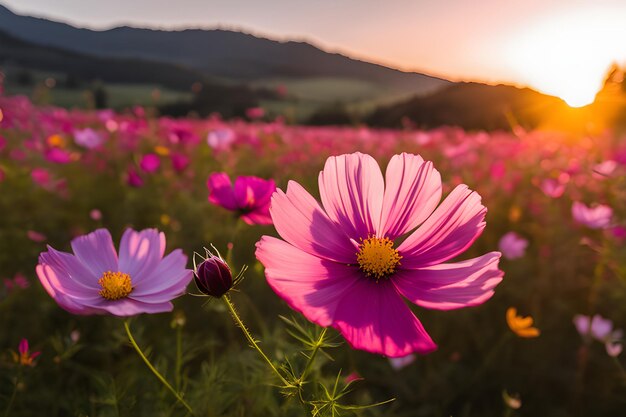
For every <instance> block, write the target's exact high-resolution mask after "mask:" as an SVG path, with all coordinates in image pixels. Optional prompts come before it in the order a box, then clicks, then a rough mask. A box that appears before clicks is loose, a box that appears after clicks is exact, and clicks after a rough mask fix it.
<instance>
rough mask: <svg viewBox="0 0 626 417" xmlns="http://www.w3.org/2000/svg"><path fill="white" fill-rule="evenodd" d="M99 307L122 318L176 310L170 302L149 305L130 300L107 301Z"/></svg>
mask: <svg viewBox="0 0 626 417" xmlns="http://www.w3.org/2000/svg"><path fill="white" fill-rule="evenodd" d="M99 307H100V308H101V309H102V311H104V312H107V313H110V314H113V315H114V316H120V317H128V316H135V315H137V314H142V313H148V314H154V313H166V312H169V311H172V310H173V309H174V305H173V304H172V303H170V302H164V303H158V304H148V303H143V302H141V301H137V300H132V299H130V298H122V299H121V300H116V301H108V300H105V301H104V302H103V303H102V304H101V305H100V306H99Z"/></svg>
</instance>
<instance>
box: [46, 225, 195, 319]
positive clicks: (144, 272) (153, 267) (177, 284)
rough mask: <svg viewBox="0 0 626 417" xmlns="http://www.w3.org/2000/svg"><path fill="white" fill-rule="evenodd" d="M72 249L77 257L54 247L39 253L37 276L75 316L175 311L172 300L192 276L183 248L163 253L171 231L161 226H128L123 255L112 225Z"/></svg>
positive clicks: (75, 242) (79, 240)
mask: <svg viewBox="0 0 626 417" xmlns="http://www.w3.org/2000/svg"><path fill="white" fill-rule="evenodd" d="M72 250H73V251H74V254H73V255H72V254H69V253H65V252H59V251H56V250H55V249H53V248H52V247H50V246H48V251H47V252H43V253H42V254H41V255H40V256H39V265H37V276H38V277H39V280H40V281H41V283H42V285H43V286H44V288H45V289H46V291H47V292H48V294H50V296H51V297H52V298H54V300H55V301H56V302H57V303H58V304H59V306H61V307H62V308H63V309H65V310H67V311H69V312H71V313H74V314H113V315H116V316H133V315H136V314H140V313H162V312H166V311H172V308H173V305H172V303H171V300H172V299H173V298H176V297H178V296H179V295H181V294H183V293H184V291H185V288H186V287H187V284H189V281H191V278H192V271H191V270H189V269H185V266H186V263H187V257H186V256H185V255H184V254H183V253H182V252H181V250H180V249H176V250H174V251H173V252H171V253H170V254H169V255H167V256H166V257H163V255H164V253H165V235H164V234H163V233H159V231H158V230H156V229H146V230H142V231H141V232H136V231H134V230H132V229H127V230H126V232H124V235H123V236H122V241H121V243H120V251H119V257H118V254H117V252H116V251H115V247H114V246H113V240H112V239H111V234H110V233H109V231H108V230H106V229H98V230H96V231H95V232H92V233H89V234H87V235H84V236H80V237H77V238H76V239H74V240H72Z"/></svg>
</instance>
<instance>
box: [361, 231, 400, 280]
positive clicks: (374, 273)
mask: <svg viewBox="0 0 626 417" xmlns="http://www.w3.org/2000/svg"><path fill="white" fill-rule="evenodd" d="M356 259H357V261H358V262H359V268H360V269H361V271H363V272H365V275H367V276H368V277H373V278H375V279H376V282H378V281H379V280H380V279H381V278H386V277H388V276H389V275H391V274H393V273H394V272H395V271H396V267H397V266H398V265H400V259H402V256H401V255H400V253H398V251H397V250H396V249H394V247H393V242H392V241H391V240H389V238H386V237H384V238H380V237H374V236H372V237H369V238H367V239H365V240H364V241H363V242H362V243H361V244H360V245H359V251H358V252H357V257H356Z"/></svg>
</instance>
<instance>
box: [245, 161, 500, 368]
mask: <svg viewBox="0 0 626 417" xmlns="http://www.w3.org/2000/svg"><path fill="white" fill-rule="evenodd" d="M385 183H386V185H385ZM319 190H320V195H321V199H322V206H320V205H319V204H318V202H317V201H316V200H315V199H314V198H313V197H312V196H311V195H310V194H309V193H308V192H307V191H305V190H304V188H302V187H301V186H300V185H299V184H298V183H296V182H293V181H291V182H289V185H288V187H287V192H286V193H284V192H282V191H280V190H278V191H277V192H276V193H275V194H274V195H273V197H272V206H271V209H270V212H271V215H272V220H273V221H274V225H275V227H276V230H277V231H278V233H279V234H280V235H281V237H282V238H283V239H285V240H284V241H283V240H280V239H276V238H273V237H268V236H263V237H262V238H261V240H260V241H259V242H258V243H257V251H256V255H257V258H258V259H259V260H260V261H261V263H262V264H263V265H264V266H265V275H266V277H267V281H268V283H269V285H270V286H271V287H272V288H273V289H274V291H275V292H276V293H277V294H278V295H280V296H281V297H282V298H283V299H285V300H286V301H287V303H288V304H289V305H290V306H291V307H292V308H294V309H296V310H298V311H300V312H302V313H303V314H304V315H305V316H306V317H307V318H308V319H309V320H311V321H313V322H315V323H317V324H319V325H320V326H333V327H335V328H336V329H337V330H339V331H340V332H341V334H342V335H343V336H344V337H345V338H346V339H347V340H348V342H349V343H350V345H352V346H353V347H354V348H356V349H363V350H367V351H369V352H373V353H379V354H383V355H387V356H389V357H402V356H406V355H408V354H410V353H412V352H418V353H428V352H431V351H433V350H435V349H436V347H437V346H436V345H435V343H434V342H433V340H432V339H431V338H430V336H429V335H428V333H426V331H425V330H424V327H423V326H422V324H421V323H420V321H419V320H418V319H417V318H416V317H415V315H414V314H413V313H412V312H411V310H410V309H409V307H408V306H407V305H406V304H405V302H404V300H403V298H406V299H408V300H409V301H411V302H413V303H415V304H418V305H420V306H422V307H426V308H432V309H439V310H451V309H456V308H461V307H467V306H474V305H478V304H482V303H483V302H485V301H486V300H487V299H488V298H490V297H491V296H492V295H493V289H494V287H495V286H496V285H497V284H498V283H499V282H500V281H501V280H502V275H503V273H502V271H500V270H499V269H498V262H499V259H500V253H499V252H491V253H488V254H486V255H483V256H480V257H478V258H474V259H469V260H466V261H461V262H457V263H444V262H446V261H448V260H449V259H451V258H454V257H455V256H457V255H458V254H460V253H462V252H464V251H465V250H466V249H467V248H468V247H469V246H470V245H471V244H472V242H474V240H475V239H476V238H477V237H478V236H479V235H480V234H481V232H482V230H483V229H484V227H485V222H484V217H485V213H486V211H487V209H486V208H485V207H484V206H483V205H482V204H481V202H480V196H479V195H478V194H476V193H475V192H473V191H471V190H469V189H468V188H467V186H465V185H459V186H458V187H456V188H455V189H454V191H452V192H451V193H450V195H449V196H448V197H447V198H446V199H445V200H444V201H443V203H441V205H439V207H437V205H438V204H439V202H440V200H441V194H442V190H441V177H440V175H439V173H438V172H437V171H436V170H435V169H434V168H433V164H432V163H431V162H425V161H424V160H423V159H422V158H421V157H420V156H417V155H409V154H406V153H403V154H401V155H396V156H394V157H393V158H392V159H391V161H390V162H389V166H388V167H387V172H386V178H385V179H384V180H383V175H382V173H381V171H380V168H379V167H378V164H377V163H376V161H375V160H374V159H373V158H372V157H370V156H369V155H363V154H360V153H355V154H351V155H341V156H337V157H331V158H329V159H328V160H327V161H326V165H325V167H324V170H323V171H322V172H321V173H320V175H319ZM322 207H323V208H322ZM418 226H419V227H418Z"/></svg>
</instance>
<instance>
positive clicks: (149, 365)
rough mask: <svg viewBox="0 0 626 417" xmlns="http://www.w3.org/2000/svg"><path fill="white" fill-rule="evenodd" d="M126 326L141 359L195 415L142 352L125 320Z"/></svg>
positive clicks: (190, 412)
mask: <svg viewBox="0 0 626 417" xmlns="http://www.w3.org/2000/svg"><path fill="white" fill-rule="evenodd" d="M124 328H125V329H126V334H127V335H128V339H129V340H130V343H131V344H132V345H133V347H134V348H135V350H136V351H137V354H139V356H140V357H141V359H143V361H144V363H145V364H146V365H147V366H148V368H149V369H150V370H151V371H152V373H153V374H154V376H156V377H157V379H158V380H159V381H161V383H162V384H163V385H165V387H166V388H167V389H168V390H170V391H171V392H172V394H174V396H175V397H176V399H177V400H178V401H179V402H180V403H181V404H182V405H183V406H185V408H186V409H187V411H189V414H191V415H193V410H192V409H191V407H190V406H189V404H187V403H186V402H185V400H183V398H182V397H181V396H180V394H179V393H178V392H177V391H176V390H175V389H174V388H172V386H171V385H170V384H169V383H168V382H167V381H166V380H165V378H163V375H161V374H160V373H159V371H157V370H156V368H155V367H154V366H152V364H151V363H150V361H149V360H148V358H147V357H146V355H144V353H143V352H142V350H141V348H140V347H139V345H138V344H137V342H136V341H135V338H134V337H133V335H132V333H131V332H130V327H129V326H128V321H124Z"/></svg>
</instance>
